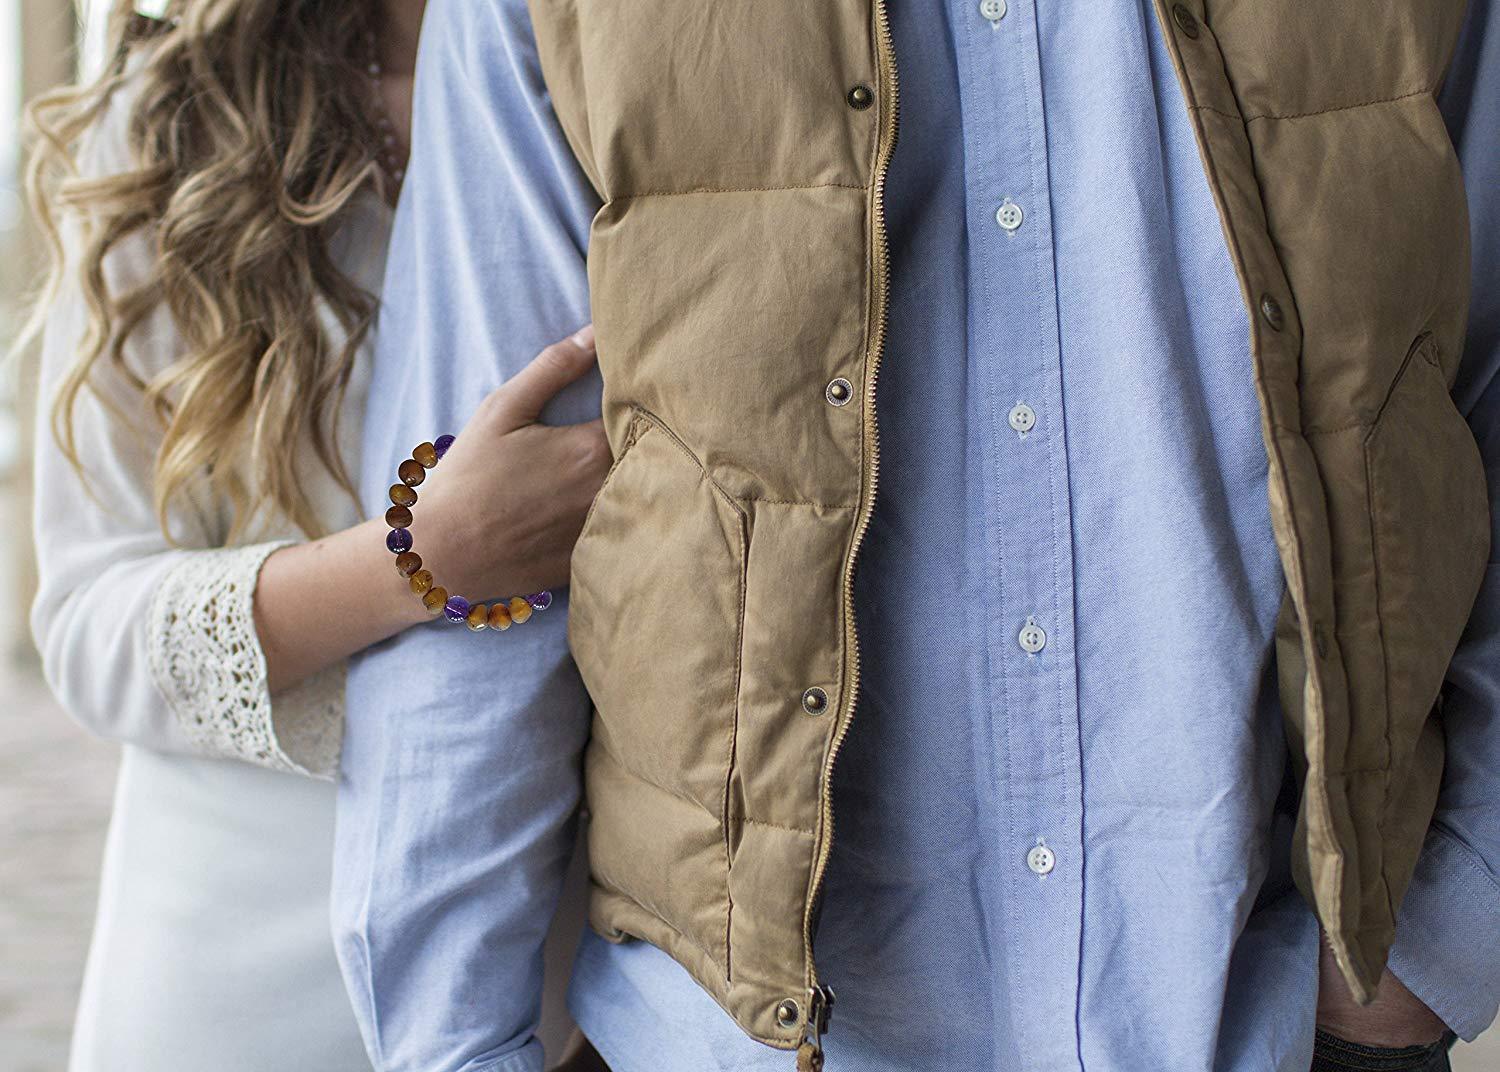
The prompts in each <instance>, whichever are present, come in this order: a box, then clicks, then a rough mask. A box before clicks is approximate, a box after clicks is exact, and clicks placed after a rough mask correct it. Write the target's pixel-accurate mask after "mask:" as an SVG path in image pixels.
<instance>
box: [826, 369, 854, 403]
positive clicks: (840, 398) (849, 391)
mask: <svg viewBox="0 0 1500 1072" xmlns="http://www.w3.org/2000/svg"><path fill="white" fill-rule="evenodd" d="M823 397H825V398H827V399H828V404H829V405H830V406H847V405H848V404H849V400H850V399H851V398H853V397H854V385H853V384H852V383H850V382H849V381H848V380H846V379H844V378H843V377H842V376H840V377H839V378H838V379H836V380H834V381H833V382H832V383H830V384H829V385H828V387H827V389H826V390H825V391H824V392H823Z"/></svg>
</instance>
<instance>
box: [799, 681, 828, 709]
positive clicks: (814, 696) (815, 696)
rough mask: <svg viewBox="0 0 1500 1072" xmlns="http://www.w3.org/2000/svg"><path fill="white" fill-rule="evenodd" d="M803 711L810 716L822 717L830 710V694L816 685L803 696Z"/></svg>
mask: <svg viewBox="0 0 1500 1072" xmlns="http://www.w3.org/2000/svg"><path fill="white" fill-rule="evenodd" d="M802 710H804V711H806V712H807V713H808V714H809V715H821V714H822V713H823V712H824V711H827V710H828V693H826V692H824V691H823V690H822V689H820V688H818V687H817V686H816V685H815V686H813V687H812V688H810V689H808V690H807V691H806V692H804V693H803V694H802Z"/></svg>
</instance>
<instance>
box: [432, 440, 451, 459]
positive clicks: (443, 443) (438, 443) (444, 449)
mask: <svg viewBox="0 0 1500 1072" xmlns="http://www.w3.org/2000/svg"><path fill="white" fill-rule="evenodd" d="M451 446H453V437H452V436H451V435H440V436H438V437H437V438H436V439H434V440H433V441H432V449H433V450H435V451H437V456H438V457H439V458H441V457H442V456H443V455H444V454H447V453H448V448H449V447H451Z"/></svg>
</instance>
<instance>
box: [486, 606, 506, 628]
mask: <svg viewBox="0 0 1500 1072" xmlns="http://www.w3.org/2000/svg"><path fill="white" fill-rule="evenodd" d="M490 628H491V629H501V630H504V629H509V628H510V608H509V607H507V606H506V605H505V604H504V603H496V604H495V605H494V606H493V607H491V608H490Z"/></svg>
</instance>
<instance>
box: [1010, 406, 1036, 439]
mask: <svg viewBox="0 0 1500 1072" xmlns="http://www.w3.org/2000/svg"><path fill="white" fill-rule="evenodd" d="M1010 426H1011V427H1012V428H1014V429H1015V430H1016V431H1018V432H1020V433H1021V434H1022V435H1025V434H1026V433H1027V432H1029V431H1031V430H1032V429H1033V428H1035V427H1036V410H1034V409H1032V408H1031V407H1030V406H1028V405H1027V404H1026V403H1025V402H1017V403H1016V404H1015V405H1014V406H1012V407H1011V408H1010Z"/></svg>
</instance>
